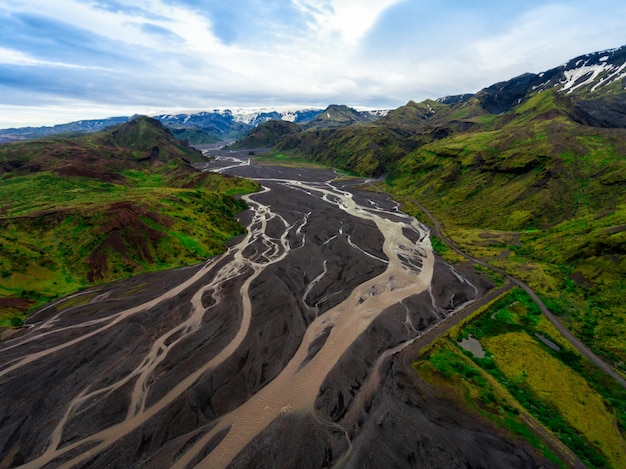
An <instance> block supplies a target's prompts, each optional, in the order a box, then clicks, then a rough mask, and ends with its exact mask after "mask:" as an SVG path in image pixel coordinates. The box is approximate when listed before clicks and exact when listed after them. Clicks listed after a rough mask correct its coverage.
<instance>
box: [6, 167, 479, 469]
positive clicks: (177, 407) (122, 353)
mask: <svg viewBox="0 0 626 469" xmlns="http://www.w3.org/2000/svg"><path fill="white" fill-rule="evenodd" d="M205 169H211V170H215V171H223V172H228V173H229V174H238V175H243V176H247V177H253V178H255V179H256V180H258V181H259V182H260V183H261V184H262V186H263V189H262V190H261V191H260V192H258V193H256V194H250V195H247V196H245V197H244V200H245V201H246V202H247V203H248V205H249V207H250V209H249V210H248V211H246V212H244V213H243V214H242V215H241V221H242V222H243V223H245V224H246V226H247V228H248V229H247V233H246V235H244V236H242V237H240V238H239V239H238V240H236V241H235V242H234V243H233V244H232V245H231V246H230V248H229V249H228V251H227V252H226V253H225V254H223V255H222V256H219V257H216V258H212V259H209V260H207V261H206V262H205V263H203V264H202V265H199V266H194V267H191V268H186V269H180V270H178V271H174V272H169V273H160V274H153V275H152V276H139V277H137V278H135V279H130V280H127V281H124V282H120V283H118V284H115V285H112V286H105V287H101V288H97V289H94V290H93V291H92V290H90V291H89V292H85V293H84V295H83V297H84V298H85V300H84V301H80V298H81V295H75V296H74V297H72V298H68V299H67V300H64V301H60V302H57V303H55V304H54V305H51V306H50V307H48V308H46V309H45V310H42V311H41V312H40V313H38V314H36V315H35V316H34V317H33V318H32V319H31V321H30V323H29V327H28V328H27V329H25V330H24V331H23V332H21V333H20V334H18V335H16V336H14V337H12V338H11V339H10V340H6V341H4V342H3V343H1V344H0V391H1V392H2V396H3V398H2V402H1V404H2V409H1V412H2V413H1V414H0V415H1V416H2V423H1V424H0V439H2V440H3V441H4V442H5V443H4V446H2V447H1V448H0V449H1V450H2V453H0V461H3V464H4V465H6V466H8V467H10V466H11V465H13V466H19V467H28V468H39V467H44V466H45V467H83V466H90V467H110V466H111V465H114V466H116V467H175V468H181V469H182V468H188V467H206V468H217V467H226V466H228V465H229V464H232V465H234V466H238V465H239V466H244V465H245V464H246V461H249V458H258V457H266V458H267V461H269V462H267V463H266V464H268V465H274V466H275V467H279V466H281V465H290V464H295V463H296V461H302V460H306V461H308V463H309V464H308V465H309V466H310V467H317V466H319V467H322V466H327V465H332V464H338V463H342V464H343V463H345V462H346V461H347V460H348V459H349V457H350V456H351V455H353V454H355V453H356V452H357V448H356V447H355V441H357V440H358V439H359V438H360V437H359V432H360V428H362V427H364V425H365V423H364V419H365V418H366V417H367V415H368V413H369V412H370V411H369V410H368V409H369V407H370V406H371V403H372V399H373V398H374V396H376V395H377V393H378V392H379V385H380V381H381V379H382V373H381V370H382V367H383V365H384V364H385V363H386V362H387V360H388V359H389V357H391V356H393V355H394V354H395V353H397V352H399V351H400V350H402V348H403V347H404V346H405V345H406V344H408V343H410V342H411V341H413V340H415V339H416V338H418V337H420V335H422V334H423V333H424V331H425V330H427V329H428V328H432V327H434V326H435V325H436V324H437V323H438V322H439V321H441V320H442V319H443V318H445V317H446V316H448V315H450V314H452V313H453V312H454V311H456V310H457V309H458V308H460V307H461V306H463V305H464V304H466V303H467V302H471V301H472V300H473V298H474V297H476V296H477V295H478V294H479V293H480V292H479V290H478V288H477V287H476V286H474V285H473V284H472V283H471V282H470V281H468V280H466V279H465V278H464V277H463V276H462V275H460V274H459V273H458V272H455V271H453V270H452V269H451V268H450V267H449V266H446V265H445V264H443V263H441V262H440V261H436V259H435V257H434V255H433V253H432V249H431V245H430V240H429V237H428V230H427V228H426V227H424V226H423V225H421V224H420V223H418V222H417V221H416V220H415V219H414V218H412V217H409V216H407V215H406V214H404V213H402V212H400V211H399V210H398V205H397V204H396V203H395V202H394V201H393V200H391V199H389V198H388V197H386V196H384V195H380V194H374V193H364V192H359V191H357V190H355V189H353V186H351V185H350V184H349V183H345V182H333V178H334V174H333V173H331V172H328V171H321V170H305V169H288V168H271V167H260V166H256V165H255V164H253V163H252V162H251V160H250V159H249V158H242V159H237V158H234V157H229V158H228V159H222V160H220V159H217V160H216V161H214V162H213V163H211V164H210V165H207V167H206V168H205ZM442 282H443V283H445V286H443V283H442ZM290 422H295V424H294V423H290ZM298 422H300V423H298ZM302 422H306V425H307V427H306V428H307V429H309V430H306V432H308V433H307V435H309V436H310V440H311V441H310V444H309V443H307V441H308V440H306V441H300V442H299V444H298V445H297V447H295V448H294V447H292V446H293V445H292V446H289V445H287V444H286V443H284V435H285V434H288V433H289V432H292V431H305V430H302V428H304V427H303V426H302V425H301V423H302ZM291 425H296V426H295V427H294V426H291ZM277 429H280V431H281V432H283V433H277V431H278V430H277ZM296 429H297V430H296ZM284 432H287V433H284ZM277 434H282V435H283V437H281V438H278V439H276V435H277ZM307 445H308V446H307ZM287 446H289V447H287ZM269 447H271V448H272V452H273V453H272V454H271V455H268V454H265V455H264V456H263V455H262V454H263V451H264V450H263V448H265V449H267V448H269ZM319 448H321V450H319ZM260 455H261V456H260ZM285 455H293V457H292V456H285ZM246 458H247V459H246ZM281 458H282V459H281ZM285 458H287V459H285ZM289 458H291V459H289ZM277 461H283V463H278V462H277ZM284 461H287V462H284Z"/></svg>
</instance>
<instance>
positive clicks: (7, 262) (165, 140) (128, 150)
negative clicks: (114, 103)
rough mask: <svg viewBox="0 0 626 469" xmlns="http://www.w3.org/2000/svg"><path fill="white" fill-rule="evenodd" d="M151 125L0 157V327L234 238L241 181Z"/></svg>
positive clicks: (43, 143)
mask: <svg viewBox="0 0 626 469" xmlns="http://www.w3.org/2000/svg"><path fill="white" fill-rule="evenodd" d="M203 160H204V157H203V156H202V154H201V153H200V152H199V151H197V150H195V149H193V148H191V147H188V146H185V145H184V144H183V143H182V142H180V141H179V140H177V139H176V138H175V137H174V136H173V135H172V134H171V132H169V130H168V129H167V128H166V127H165V126H164V125H163V124H161V122H159V121H158V120H156V119H152V118H148V117H137V118H135V119H133V120H131V121H129V122H127V123H124V124H120V125H118V126H115V127H113V128H110V129H107V130H104V131H101V132H98V133H94V134H89V135H82V136H80V137H74V138H67V137H47V138H41V139H37V140H29V141H26V142H18V143H12V144H4V145H0V184H1V186H2V191H0V324H1V325H9V324H12V325H16V324H20V322H21V321H22V320H23V319H24V317H25V315H26V313H27V311H28V310H29V309H31V308H33V307H35V306H37V305H40V304H42V303H46V302H48V301H50V300H51V299H53V298H56V297H57V296H60V295H65V294H69V293H71V292H74V291H76V290H79V289H81V288H85V287H86V286H88V285H91V284H93V283H100V282H103V281H112V280H116V279H120V278H123V277H128V276H130V275H133V274H136V273H139V272H150V271H157V270H163V269H167V268H172V267H176V266H181V265H188V264H191V263H197V262H200V261H202V260H203V259H206V257H207V256H209V255H212V254H216V253H219V252H222V251H223V250H224V249H225V248H224V245H225V243H226V242H227V241H228V240H229V239H230V238H231V237H232V236H234V235H236V234H240V233H242V232H243V227H242V226H241V225H240V224H239V223H237V222H235V221H234V219H233V217H234V216H235V215H236V214H237V213H238V212H239V211H241V210H243V209H244V208H245V204H244V203H243V202H242V201H240V200H236V199H234V198H233V197H232V195H233V194H237V193H242V192H249V191H254V190H256V188H257V186H256V185H255V184H254V183H252V182H250V181H246V180H242V179H239V178H231V177H225V176H221V175H218V174H211V173H201V172H199V171H197V170H195V169H194V168H193V167H192V166H191V164H190V163H191V162H194V161H203Z"/></svg>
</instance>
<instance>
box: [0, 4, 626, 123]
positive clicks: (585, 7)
mask: <svg viewBox="0 0 626 469" xmlns="http://www.w3.org/2000/svg"><path fill="white" fill-rule="evenodd" d="M0 21H1V22H2V25H3V28H1V29H0V44H2V46H1V48H0V86H1V87H2V92H1V93H0V111H2V112H0V115H3V116H6V117H3V119H4V121H0V127H2V126H9V127H10V126H12V125H11V113H10V112H7V111H4V110H3V109H4V108H3V107H2V106H3V105H4V106H18V105H19V104H22V105H24V106H26V109H30V110H31V111H32V112H33V116H35V117H34V119H35V121H34V123H36V119H38V117H36V116H37V114H36V112H40V111H36V110H38V109H39V110H41V109H48V107H47V106H48V105H57V106H61V105H62V106H63V108H64V109H66V110H67V109H69V108H70V106H69V104H64V103H71V106H73V107H75V108H76V110H77V111H76V112H77V113H78V112H86V110H87V111H88V110H89V109H90V106H91V107H92V108H93V109H98V110H102V109H117V107H120V109H121V108H122V107H124V108H125V109H127V108H128V106H130V107H132V106H135V107H136V108H137V109H138V111H137V112H140V110H141V109H162V110H165V109H167V108H170V107H171V108H178V109H180V108H185V107H188V108H193V109H202V108H205V109H211V108H214V107H227V106H242V105H244V106H245V105H250V106H263V105H285V104H301V105H305V106H306V105H316V106H324V105H326V104H328V103H331V102H332V103H344V104H349V105H353V106H358V105H362V106H376V107H387V108H388V107H396V106H398V105H400V104H403V103H405V102H407V101H408V100H409V99H414V100H421V99H425V98H437V97H440V96H443V95H446V94H454V93H461V92H473V91H477V90H478V89H480V88H481V87H484V86H488V85H490V84H492V83H494V82H496V81H500V80H504V79H508V78H511V77H513V76H515V75H518V74H520V73H523V72H526V71H534V72H538V71H542V70H545V69H547V68H551V67H554V66H556V65H558V64H559V63H561V62H563V61H565V60H567V59H569V58H572V57H573V56H576V55H580V54H582V53H585V52H591V51H594V50H598V49H603V48H609V47H616V46H620V45H622V44H621V43H620V42H621V41H623V31H624V30H625V29H626V28H625V26H626V5H623V2H622V1H619V2H618V1H617V0H607V1H605V2H604V3H603V5H602V8H598V6H597V2H596V1H595V0H593V1H592V0H571V1H569V2H567V3H565V2H562V1H540V0H528V1H526V2H501V1H499V0H483V1H481V2H465V1H463V2H461V1H459V0H440V1H434V0H419V1H418V0H231V1H229V2H216V1H214V0H150V1H147V0H55V2H50V1H49V0H29V1H28V2H23V1H22V0H4V1H3V2H2V3H1V4H0ZM7 109H9V108H7ZM10 109H11V110H13V111H14V109H15V107H11V108H10ZM94 112H95V111H94ZM20 115H23V114H22V113H20ZM64 115H65V114H64ZM83 117H84V118H88V117H90V116H89V115H83V116H78V115H77V118H83ZM44 118H47V116H44V115H41V117H39V119H44ZM7 124H8V125H7Z"/></svg>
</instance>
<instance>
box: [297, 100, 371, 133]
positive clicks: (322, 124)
mask: <svg viewBox="0 0 626 469" xmlns="http://www.w3.org/2000/svg"><path fill="white" fill-rule="evenodd" d="M380 115H381V113H380V112H379V113H375V112H369V111H357V110H356V109H353V108H351V107H348V106H345V105H337V104H331V105H330V106H328V107H327V108H326V109H324V110H323V111H322V112H320V113H319V114H318V115H317V117H315V119H313V120H311V121H310V122H309V123H307V124H306V125H305V126H304V128H305V129H306V130H322V129H336V128H339V127H344V126H347V125H352V124H357V123H361V124H362V123H369V122H374V121H375V120H376V119H378V118H379V117H380Z"/></svg>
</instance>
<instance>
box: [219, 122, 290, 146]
mask: <svg viewBox="0 0 626 469" xmlns="http://www.w3.org/2000/svg"><path fill="white" fill-rule="evenodd" d="M299 132H302V127H301V126H299V125H298V124H296V123H294V122H289V121H283V120H268V121H265V122H263V123H262V124H259V125H258V126H257V127H256V128H254V129H253V130H251V131H250V132H249V133H248V135H246V136H245V137H244V138H242V139H241V140H239V141H237V142H236V143H234V144H232V145H229V146H228V148H233V149H235V148H270V147H273V146H274V145H276V144H277V143H278V142H279V141H281V140H282V139H283V137H285V136H286V135H293V134H297V133H299Z"/></svg>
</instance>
